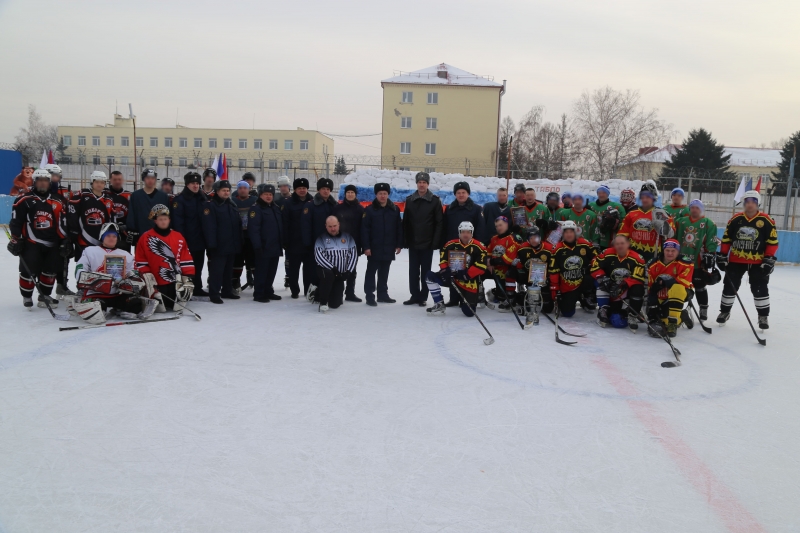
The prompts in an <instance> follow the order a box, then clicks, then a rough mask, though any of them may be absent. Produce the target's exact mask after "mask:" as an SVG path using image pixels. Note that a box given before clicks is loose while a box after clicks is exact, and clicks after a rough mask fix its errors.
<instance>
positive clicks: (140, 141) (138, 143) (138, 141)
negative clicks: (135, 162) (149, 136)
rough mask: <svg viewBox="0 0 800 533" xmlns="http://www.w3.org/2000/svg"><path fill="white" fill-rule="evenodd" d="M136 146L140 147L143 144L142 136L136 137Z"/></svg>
mask: <svg viewBox="0 0 800 533" xmlns="http://www.w3.org/2000/svg"><path fill="white" fill-rule="evenodd" d="M136 146H138V147H140V148H141V147H143V146H144V137H136Z"/></svg>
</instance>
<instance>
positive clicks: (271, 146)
mask: <svg viewBox="0 0 800 533" xmlns="http://www.w3.org/2000/svg"><path fill="white" fill-rule="evenodd" d="M269 149H270V150H277V149H278V139H270V140H269Z"/></svg>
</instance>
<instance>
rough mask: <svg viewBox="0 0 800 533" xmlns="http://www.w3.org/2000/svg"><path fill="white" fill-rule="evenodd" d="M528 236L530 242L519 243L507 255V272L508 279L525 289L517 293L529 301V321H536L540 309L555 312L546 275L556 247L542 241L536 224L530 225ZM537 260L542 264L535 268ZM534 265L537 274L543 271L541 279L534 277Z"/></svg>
mask: <svg viewBox="0 0 800 533" xmlns="http://www.w3.org/2000/svg"><path fill="white" fill-rule="evenodd" d="M526 236H527V242H525V243H523V244H521V245H519V246H517V247H516V248H515V250H514V252H513V254H508V257H509V259H510V260H511V261H510V265H511V266H510V268H509V269H508V272H507V274H506V276H507V277H506V280H508V279H511V280H513V281H515V282H516V283H518V284H519V285H520V286H522V287H524V288H525V289H524V292H523V293H522V294H520V295H518V296H522V299H523V301H524V302H525V304H526V305H525V316H526V320H527V322H528V323H529V324H536V323H538V318H539V317H538V314H539V311H542V312H544V313H550V312H552V311H553V300H552V298H551V297H550V289H548V284H549V281H548V276H547V266H548V265H549V264H550V258H551V256H552V253H553V246H552V245H551V244H550V243H549V242H547V241H543V240H542V233H541V230H540V229H539V228H538V227H537V226H531V227H530V228H528V230H527V235H526ZM534 263H538V264H539V265H542V266H541V267H538V268H535V267H534V265H533V264H534ZM534 268H535V269H536V271H537V273H540V274H542V277H541V279H538V280H537V279H534V280H531V275H532V274H531V270H532V269H534ZM542 270H543V271H542ZM532 281H533V283H532ZM518 300H519V298H518Z"/></svg>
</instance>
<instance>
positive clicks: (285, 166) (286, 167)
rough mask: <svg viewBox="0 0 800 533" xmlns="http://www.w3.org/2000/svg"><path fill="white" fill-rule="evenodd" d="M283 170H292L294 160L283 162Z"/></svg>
mask: <svg viewBox="0 0 800 533" xmlns="http://www.w3.org/2000/svg"><path fill="white" fill-rule="evenodd" d="M283 170H292V160H291V159H285V160H284V161H283Z"/></svg>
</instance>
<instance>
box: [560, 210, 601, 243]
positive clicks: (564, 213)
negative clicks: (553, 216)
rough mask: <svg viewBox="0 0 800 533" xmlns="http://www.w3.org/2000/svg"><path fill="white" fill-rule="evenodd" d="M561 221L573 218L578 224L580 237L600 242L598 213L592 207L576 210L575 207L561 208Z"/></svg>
mask: <svg viewBox="0 0 800 533" xmlns="http://www.w3.org/2000/svg"><path fill="white" fill-rule="evenodd" d="M558 220H561V221H564V220H571V221H573V222H575V225H576V226H578V231H577V234H578V237H583V238H584V239H586V240H587V241H589V242H592V243H595V242H598V239H597V233H596V229H597V215H596V214H595V212H594V211H592V210H590V209H584V210H583V211H580V212H578V211H575V209H560V210H559V219H558Z"/></svg>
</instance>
